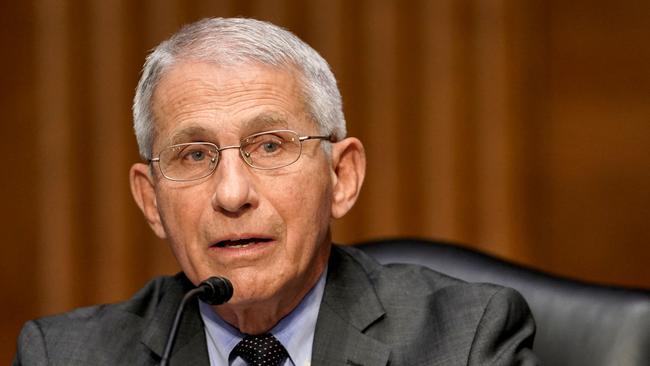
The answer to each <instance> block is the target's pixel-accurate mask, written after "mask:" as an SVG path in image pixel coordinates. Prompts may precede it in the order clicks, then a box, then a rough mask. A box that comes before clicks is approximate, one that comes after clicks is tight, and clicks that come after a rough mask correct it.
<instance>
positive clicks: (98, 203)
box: [0, 0, 650, 364]
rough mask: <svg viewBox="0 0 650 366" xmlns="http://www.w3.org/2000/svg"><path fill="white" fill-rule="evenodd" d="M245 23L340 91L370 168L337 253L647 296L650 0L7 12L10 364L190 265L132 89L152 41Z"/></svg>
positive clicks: (82, 5) (327, 2) (107, 4)
mask: <svg viewBox="0 0 650 366" xmlns="http://www.w3.org/2000/svg"><path fill="white" fill-rule="evenodd" d="M236 15H243V16H250V17H256V18H261V19H266V20H270V21H273V22H275V23H277V24H280V25H282V26H285V27H287V28H289V29H290V30H292V31H294V32H295V33H297V34H298V35H299V36H300V37H302V38H303V39H305V40H306V41H307V42H308V43H310V44H311V45H312V46H314V48H316V49H317V50H319V51H320V52H321V53H322V54H323V55H324V57H325V58H326V59H328V60H329V62H330V63H331V65H332V67H333V69H334V72H335V74H336V75H337V77H338V79H339V83H340V88H341V90H342V93H343V98H344V103H345V111H346V115H347V119H348V126H349V131H350V134H351V135H354V136H357V137H360V138H361V139H362V140H363V141H364V142H365V144H366V147H367V153H368V159H369V167H368V168H369V170H368V176H367V181H366V185H365V187H364V192H363V194H362V196H361V199H360V202H359V203H358V205H357V207H356V208H355V209H354V210H353V212H352V213H351V214H350V215H349V216H348V217H346V218H345V219H344V220H342V221H340V222H337V223H336V224H335V225H334V230H335V233H334V237H335V238H336V240H337V241H339V242H344V243H353V242H356V241H360V240H365V239H371V238H381V237H388V236H417V237H434V238H444V239H450V240H455V241H459V242H462V243H465V244H466V245H468V246H471V247H475V248H478V249H480V250H483V251H485V252H489V253H492V254H495V255H498V256H501V257H505V258H509V259H511V260H514V261H517V262H520V263H524V264H527V265H531V266H533V267H536V268H540V269H544V270H547V271H550V272H553V273H557V274H561V275H566V276H571V277H575V278H579V279H584V280H589V281H598V282H602V283H614V284H622V285H629V286H640V287H646V288H647V287H650V245H649V244H650V219H649V218H650V42H649V41H648V40H650V21H649V19H650V2H648V1H641V0H639V1H632V0H627V1H626V0H621V1H610V0H574V1H561V0H527V1H524V0H511V1H506V0H473V1H470V0H440V1H427V0H420V1H402V0H366V1H346V0H314V1H305V0H231V1H208V0H204V1H198V0H197V1H183V0H176V1H172V0H147V1H131V0H111V1H108V0H40V1H36V0H34V1H3V2H2V3H1V4H0V19H1V21H2V30H1V31H0V40H1V42H2V43H1V45H2V53H3V55H2V57H0V66H1V67H2V69H1V73H0V74H1V75H2V84H0V96H1V99H0V103H1V105H0V113H2V120H1V122H0V132H1V137H2V142H1V143H0V158H1V160H0V162H1V165H2V168H3V169H2V172H0V173H1V174H2V176H1V177H0V195H1V199H2V207H3V209H2V210H1V211H0V215H1V216H0V222H2V249H3V250H2V253H3V255H2V256H1V259H0V261H1V264H2V265H1V267H0V271H1V272H0V281H2V288H1V291H2V301H0V314H3V321H2V322H0V324H1V329H0V347H1V348H0V352H2V353H1V359H0V363H2V364H8V363H9V360H10V358H11V357H12V355H13V352H14V347H15V343H14V342H15V338H16V336H17V333H18V330H19V328H20V325H21V324H22V323H23V322H24V321H26V320H27V319H29V318H33V317H36V316H40V315H44V314H49V313H53V312H60V311H64V310H67V309H70V308H72V307H76V306H81V305H87V304H91V303H97V302H108V301H116V300H119V299H124V298H127V297H129V296H130V294H132V293H133V292H134V291H135V290H136V289H138V288H139V287H141V286H142V284H143V283H144V282H145V281H147V279H148V278H150V277H152V276H154V275H157V274H160V273H171V272H174V271H176V270H177V267H176V265H175V264H174V261H173V259H172V257H171V255H170V253H169V251H168V250H167V248H166V246H165V244H164V243H161V242H159V241H158V240H156V239H155V238H154V236H153V234H152V233H150V232H149V229H148V228H147V226H146V224H145V222H144V220H143V219H142V218H141V216H140V213H139V212H138V210H137V208H136V206H135V204H133V203H132V201H131V197H130V193H129V188H128V179H127V173H128V168H129V166H130V164H131V163H133V162H134V161H136V160H138V155H137V152H136V144H135V138H134V137H133V135H132V132H131V114H130V104H131V98H132V94H133V90H134V88H135V85H136V82H137V79H138V76H139V69H140V66H141V65H142V63H143V60H144V57H145V55H146V54H147V50H149V49H151V48H152V47H153V46H154V45H156V44H157V43H158V42H160V41H161V40H163V39H164V38H166V37H167V36H168V35H170V34H171V33H172V32H173V31H174V30H176V29H177V28H178V27H179V26H180V25H181V24H184V23H187V22H190V21H192V20H196V19H199V18H201V17H206V16H236Z"/></svg>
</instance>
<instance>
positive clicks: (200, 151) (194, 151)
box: [178, 145, 210, 163]
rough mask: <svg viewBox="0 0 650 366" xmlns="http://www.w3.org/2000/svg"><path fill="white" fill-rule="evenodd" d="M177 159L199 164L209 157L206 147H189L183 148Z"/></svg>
mask: <svg viewBox="0 0 650 366" xmlns="http://www.w3.org/2000/svg"><path fill="white" fill-rule="evenodd" d="M178 156H179V158H180V159H181V160H183V161H187V162H190V163H193V162H201V161H203V160H205V159H206V158H208V157H209V156H210V152H209V151H208V148H207V147H206V146H202V145H190V146H187V147H185V148H184V149H183V150H182V151H181V152H180V153H179V154H178Z"/></svg>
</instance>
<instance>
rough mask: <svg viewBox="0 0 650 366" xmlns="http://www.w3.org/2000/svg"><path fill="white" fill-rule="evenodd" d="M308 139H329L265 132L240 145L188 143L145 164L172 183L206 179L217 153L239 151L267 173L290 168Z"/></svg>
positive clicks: (178, 145)
mask: <svg viewBox="0 0 650 366" xmlns="http://www.w3.org/2000/svg"><path fill="white" fill-rule="evenodd" d="M307 140H326V141H331V136H299V135H298V133H296V132H295V131H291V130H273V131H264V132H260V133H256V134H253V135H250V136H248V137H245V138H243V139H242V140H241V141H240V143H239V145H232V146H224V147H219V146H217V145H215V144H213V143H210V142H188V143H184V144H176V145H171V146H168V147H166V148H164V149H163V150H162V151H160V153H159V154H158V157H155V158H152V159H150V160H149V161H148V162H149V163H150V164H152V163H158V168H159V169H160V172H161V173H162V175H163V176H164V177H165V178H167V179H169V180H173V181H177V182H186V181H191V180H196V179H201V178H205V177H207V176H209V175H210V174H212V172H214V170H215V169H216V168H217V164H218V163H219V154H220V153H221V152H222V151H224V150H228V149H239V155H240V156H241V158H242V160H244V162H245V163H246V164H248V166H250V167H252V168H255V169H261V170H270V169H278V168H282V167H285V166H287V165H291V164H293V163H295V162H296V161H298V159H299V158H300V155H301V153H302V143H303V141H307Z"/></svg>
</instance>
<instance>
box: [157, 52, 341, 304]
mask: <svg viewBox="0 0 650 366" xmlns="http://www.w3.org/2000/svg"><path fill="white" fill-rule="evenodd" d="M153 112H154V116H155V119H156V135H155V140H154V145H153V153H154V156H155V155H157V153H158V152H160V151H161V150H162V149H164V148H165V147H167V146H170V145H173V144H178V143H185V142H196V141H206V142H211V143H214V144H216V145H217V146H220V147H223V146H232V145H239V143H240V140H241V139H242V138H244V137H246V136H249V135H251V134H254V133H257V132H262V131H268V130H274V129H290V130H294V131H296V132H297V133H298V134H299V135H301V136H304V135H318V134H319V133H318V129H317V127H316V125H315V123H313V122H312V121H311V120H310V119H309V118H308V115H307V112H306V110H305V106H304V103H303V98H302V97H301V93H300V86H299V84H298V82H297V80H296V77H295V75H294V74H293V73H290V72H287V71H280V70H278V69H273V68H270V67H266V66H260V65H243V66H241V65H240V66H237V67H231V68H222V67H219V66H215V65H212V64H208V63H201V62H182V63H180V64H177V65H176V66H174V67H173V68H172V69H170V70H168V71H167V72H166V73H165V74H164V76H163V78H162V80H161V81H160V84H159V85H158V87H157V88H156V91H155V93H154V96H153ZM323 143H327V142H319V141H317V140H310V141H307V142H304V143H303V150H302V155H301V157H300V159H299V160H298V161H297V162H295V163H294V164H292V165H289V166H286V167H283V168H279V169H275V170H256V169H253V168H251V167H249V166H248V165H246V164H245V163H244V162H243V161H242V159H241V157H240V155H239V151H238V150H237V149H229V150H224V151H222V152H221V154H220V156H219V163H218V166H217V168H216V171H215V172H214V173H213V174H212V175H211V176H209V177H207V178H203V179H200V180H197V181H190V182H174V181H170V180H167V179H165V178H163V177H162V176H161V174H160V172H159V170H158V169H157V167H156V166H154V173H153V174H154V176H153V177H152V178H151V181H152V185H153V190H154V193H153V194H154V196H155V199H154V205H155V206H156V208H157V213H158V215H159V219H160V225H159V226H160V227H158V228H156V227H154V230H155V231H156V233H157V234H158V235H159V236H161V237H165V238H166V239H167V240H168V242H169V243H170V245H171V248H172V251H173V253H174V255H175V257H176V259H177V260H178V262H179V264H180V266H181V268H182V269H183V271H184V272H185V274H186V275H187V276H188V277H189V279H190V280H191V281H192V282H193V283H194V284H198V283H199V282H201V281H202V280H205V279H206V278H208V277H210V276H215V275H219V276H225V277H227V278H228V279H230V280H231V281H232V283H233V286H234V288H235V292H234V296H233V299H232V300H231V301H230V303H229V304H232V305H244V306H245V305H247V304H249V303H250V304H255V303H259V302H265V301H273V300H277V299H280V298H284V297H290V298H291V297H295V298H296V300H299V297H300V296H302V295H304V293H305V291H306V290H307V289H309V288H310V287H311V286H312V285H313V284H314V283H315V281H316V280H317V279H318V277H319V275H320V274H321V272H322V270H323V268H324V266H325V264H326V262H327V258H328V255H329V250H330V239H329V223H330V217H331V216H330V215H331V200H332V183H333V182H332V179H333V178H332V176H333V173H332V168H331V163H330V160H329V159H328V157H327V155H326V153H325V152H324V151H323V149H322V148H321V146H320V144H323ZM291 300H294V299H291Z"/></svg>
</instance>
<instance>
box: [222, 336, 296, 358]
mask: <svg viewBox="0 0 650 366" xmlns="http://www.w3.org/2000/svg"><path fill="white" fill-rule="evenodd" d="M232 353H233V355H235V356H239V357H241V358H243V359H244V361H246V363H248V364H249V365H251V366H277V365H280V364H281V363H282V362H284V360H285V359H286V358H287V357H288V356H289V354H288V353H287V350H286V349H285V348H284V346H282V344H281V343H280V341H278V340H277V338H275V337H274V336H273V335H272V334H271V333H267V334H262V335H256V336H252V335H247V336H246V337H244V339H242V340H241V341H240V342H239V343H237V345H236V346H235V348H234V349H233V350H232Z"/></svg>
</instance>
